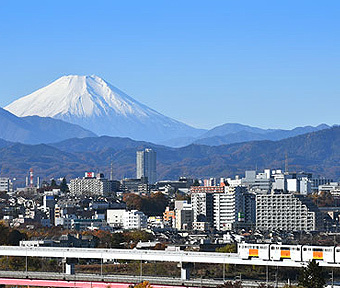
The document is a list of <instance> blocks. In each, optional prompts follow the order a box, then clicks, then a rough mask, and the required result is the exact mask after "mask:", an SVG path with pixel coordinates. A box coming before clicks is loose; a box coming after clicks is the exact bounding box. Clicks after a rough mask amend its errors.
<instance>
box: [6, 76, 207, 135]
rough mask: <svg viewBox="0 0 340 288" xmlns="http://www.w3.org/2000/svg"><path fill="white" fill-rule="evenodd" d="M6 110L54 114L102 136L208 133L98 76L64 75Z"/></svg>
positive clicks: (30, 113)
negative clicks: (137, 99) (144, 102)
mask: <svg viewBox="0 0 340 288" xmlns="http://www.w3.org/2000/svg"><path fill="white" fill-rule="evenodd" d="M5 109H6V110H8V111H10V112H12V113H13V114H15V115H17V116H21V117H23V116H33V115H37V116H41V117H53V118H58V119H62V120H65V121H68V122H71V123H74V124H78V125H80V126H82V127H84V128H86V129H89V130H91V131H93V132H95V133H97V134H99V135H109V136H127V137H131V138H133V139H139V140H148V141H161V140H162V141H164V140H166V139H171V138H174V137H181V136H187V135H193V136H198V135H199V134H201V133H202V132H204V130H200V129H195V128H193V127H190V126H188V125H186V124H184V123H181V122H179V121H176V120H174V119H171V118H169V117H166V116H164V115H162V114H160V113H158V112H156V111H155V110H153V109H151V108H149V107H147V106H145V105H143V104H141V103H139V102H137V101H136V100H134V99H133V98H131V97H130V96H128V95H126V94H125V93H124V92H122V91H120V90H119V89H117V88H116V87H114V86H112V85H110V84H109V83H107V82H105V81H104V80H103V79H101V78H100V77H97V76H77V75H69V76H63V77H61V78H59V79H57V80H56V81H54V82H53V83H51V84H50V85H48V86H46V87H44V88H41V89H39V90H37V91H35V92H33V93H32V94H30V95H27V96H24V97H22V98H20V99H18V100H16V101H14V102H12V103H11V104H9V105H8V106H6V107H5Z"/></svg>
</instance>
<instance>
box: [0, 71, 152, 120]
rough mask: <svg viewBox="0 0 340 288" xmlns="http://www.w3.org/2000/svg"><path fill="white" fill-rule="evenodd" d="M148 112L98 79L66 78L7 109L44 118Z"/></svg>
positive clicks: (74, 76) (142, 113) (94, 77)
mask: <svg viewBox="0 0 340 288" xmlns="http://www.w3.org/2000/svg"><path fill="white" fill-rule="evenodd" d="M145 108H147V107H143V105H141V104H139V103H138V102H137V101H134V100H133V99H132V98H131V97H129V96H128V95H126V94H125V93H124V92H122V91H120V90H119V89H117V88H115V87H113V86H111V85H110V84H108V83H107V82H105V81H104V80H103V79H102V78H100V77H98V76H95V75H92V76H78V75H69V76H63V77H61V78H59V79H57V80H56V81H54V82H53V83H51V84H49V85H48V86H46V87H43V88H41V89H39V90H37V91H35V92H33V93H32V94H30V95H27V96H25V97H23V98H20V99H18V100H16V101H14V102H13V103H11V104H10V105H8V106H6V107H5V109H7V110H9V111H11V112H12V113H14V114H15V115H17V116H31V115H38V116H41V117H47V116H49V117H62V115H73V116H78V117H91V116H102V115H107V114H110V112H111V110H113V111H114V112H115V113H117V114H120V115H125V116H127V115H129V114H135V115H136V116H139V117H143V116H146V115H147V114H148V113H147V111H144V109H145ZM146 110H148V109H146Z"/></svg>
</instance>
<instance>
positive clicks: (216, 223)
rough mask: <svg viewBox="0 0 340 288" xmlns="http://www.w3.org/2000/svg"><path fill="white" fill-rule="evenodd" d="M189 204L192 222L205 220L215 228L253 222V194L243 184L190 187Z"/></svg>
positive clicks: (229, 228) (228, 228)
mask: <svg viewBox="0 0 340 288" xmlns="http://www.w3.org/2000/svg"><path fill="white" fill-rule="evenodd" d="M191 205H192V209H193V215H194V223H196V222H207V223H209V224H210V226H211V227H215V228H216V229H217V230H231V229H232V228H233V227H234V226H235V224H240V223H242V224H243V225H246V224H247V225H253V224H254V222H255V209H256V208H255V194H253V193H249V192H248V190H247V188H246V187H243V186H235V187H234V186H207V187H205V186H198V187H192V188H191ZM194 226H195V225H194Z"/></svg>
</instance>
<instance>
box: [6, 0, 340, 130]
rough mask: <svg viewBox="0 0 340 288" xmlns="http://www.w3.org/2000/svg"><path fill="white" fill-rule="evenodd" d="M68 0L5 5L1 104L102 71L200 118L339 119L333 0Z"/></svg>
mask: <svg viewBox="0 0 340 288" xmlns="http://www.w3.org/2000/svg"><path fill="white" fill-rule="evenodd" d="M194 4H195V5H194ZM65 5H66V2H63V1H61V2H58V4H57V3H45V2H42V1H40V2H39V1H37V2H35V4H31V3H27V4H26V3H20V4H19V3H18V2H11V3H5V4H3V5H2V9H1V12H0V16H1V17H0V18H1V20H0V21H1V24H2V28H3V29H2V31H1V38H0V44H1V45H0V51H1V55H2V56H0V62H1V64H2V67H3V69H2V71H0V76H1V79H2V80H3V81H2V85H1V87H0V106H1V107H4V106H6V105H7V104H9V103H10V102H12V101H14V100H15V99H18V98H20V97H22V96H24V95H27V94H29V93H31V92H33V91H35V90H37V89H39V88H41V87H43V86H45V85H47V84H49V83H51V82H53V81H54V80H56V79H57V78H59V77H61V76H63V75H69V74H79V75H92V74H96V75H98V76H101V77H103V78H104V79H106V80H107V81H109V82H111V83H112V84H113V85H116V86H117V87H118V88H120V89H122V90H123V91H125V92H126V93H127V94H129V95H131V96H132V97H133V98H135V99H136V100H138V101H140V102H142V103H144V104H146V105H148V106H149V107H151V108H153V109H155V110H157V111H159V112H160V113H162V114H165V115H167V116H169V117H172V118H175V119H177V120H179V121H183V122H184V123H186V124H189V125H193V126H194V127H199V128H212V127H214V126H217V125H220V124H224V123H235V122H236V123H242V124H248V125H252V126H258V127H262V128H286V129H288V128H293V127H296V126H304V125H318V124H320V123H326V124H329V125H332V124H338V119H337V113H336V112H337V111H336V109H337V106H338V105H339V104H340V103H339V101H340V100H339V97H338V94H339V87H338V84H337V82H338V78H339V74H340V73H339V72H340V71H339V66H340V65H338V64H339V52H338V51H339V49H338V48H339V40H338V38H337V37H336V35H337V31H338V28H339V24H340V21H339V19H338V16H337V15H338V12H339V10H340V5H339V3H338V2H336V1H330V2H327V3H322V4H321V3H320V4H318V3H310V2H307V1H300V2H299V3H296V2H293V1H288V2H287V1H285V2H284V3H283V2H282V3H271V5H268V3H265V2H264V1H259V2H256V3H253V2H250V1H246V2H242V3H232V2H220V1H214V2H209V3H206V2H197V1H195V2H190V1H189V2H186V3H173V2H172V3H158V2H154V1H151V2H148V3H143V4H141V3H138V2H137V1H130V2H129V3H117V2H116V3H110V2H109V1H104V2H102V3H101V5H100V6H99V5H98V6H93V5H91V4H90V2H82V5H78V3H77V2H73V3H68V4H67V7H68V9H67V10H65V9H64V7H65ZM23 27H25V29H23ZM18 83H20V84H18ZM330 104H331V105H330Z"/></svg>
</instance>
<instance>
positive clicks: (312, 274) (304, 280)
mask: <svg viewBox="0 0 340 288" xmlns="http://www.w3.org/2000/svg"><path fill="white" fill-rule="evenodd" d="M325 284H326V281H325V278H324V277H323V273H322V268H321V267H320V266H319V263H316V261H315V260H314V259H313V260H312V261H311V262H309V264H308V266H307V267H305V268H303V271H302V273H301V275H300V279H299V285H300V286H303V287H306V288H322V287H324V286H325Z"/></svg>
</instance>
